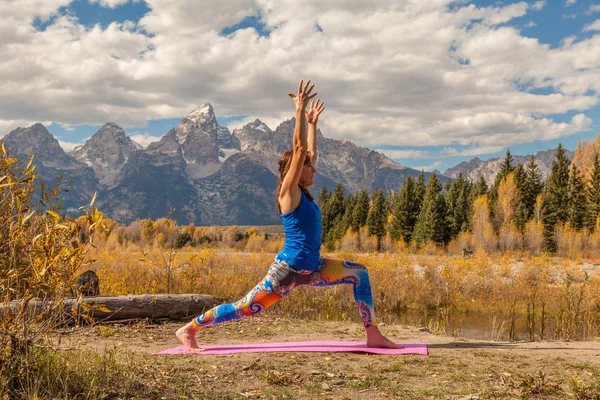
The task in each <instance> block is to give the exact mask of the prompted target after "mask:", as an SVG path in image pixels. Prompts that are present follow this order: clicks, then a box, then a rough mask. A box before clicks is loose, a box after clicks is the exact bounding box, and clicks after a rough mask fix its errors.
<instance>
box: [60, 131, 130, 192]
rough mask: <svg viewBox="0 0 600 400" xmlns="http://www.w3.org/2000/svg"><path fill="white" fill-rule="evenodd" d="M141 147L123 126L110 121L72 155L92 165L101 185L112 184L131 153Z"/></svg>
mask: <svg viewBox="0 0 600 400" xmlns="http://www.w3.org/2000/svg"><path fill="white" fill-rule="evenodd" d="M141 149H142V146H140V145H139V144H138V143H136V142H134V141H133V140H132V139H131V138H130V137H129V136H127V135H126V134H125V130H124V129H123V128H122V127H120V126H119V125H117V124H115V123H114V122H109V123H107V124H104V125H103V126H102V127H101V128H100V129H99V130H98V131H97V132H96V133H94V135H93V136H92V137H91V138H89V139H88V140H87V141H86V142H85V144H84V145H82V146H78V147H76V148H75V149H74V150H73V151H72V152H71V153H70V155H71V156H73V157H75V158H76V159H77V160H78V161H80V162H82V163H84V164H87V165H88V166H90V167H92V168H93V169H94V173H95V174H96V177H97V178H98V180H99V181H100V184H101V185H110V183H111V182H112V181H113V180H114V179H115V178H116V176H117V175H118V174H119V171H120V170H121V168H122V167H123V165H124V164H125V162H126V161H127V160H128V159H129V156H130V154H131V153H132V152H134V151H138V150H141Z"/></svg>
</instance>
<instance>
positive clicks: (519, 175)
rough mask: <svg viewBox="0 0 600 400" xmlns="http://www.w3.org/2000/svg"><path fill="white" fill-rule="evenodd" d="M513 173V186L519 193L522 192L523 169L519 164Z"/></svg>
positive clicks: (523, 183)
mask: <svg viewBox="0 0 600 400" xmlns="http://www.w3.org/2000/svg"><path fill="white" fill-rule="evenodd" d="M513 172H514V174H515V185H517V189H519V192H522V191H523V187H524V186H525V168H523V166H522V165H521V164H519V165H517V166H516V167H515V169H514V171H513Z"/></svg>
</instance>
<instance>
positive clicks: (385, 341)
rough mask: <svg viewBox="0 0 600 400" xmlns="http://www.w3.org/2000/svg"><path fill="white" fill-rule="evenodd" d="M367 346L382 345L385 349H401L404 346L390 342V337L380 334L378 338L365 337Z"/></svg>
mask: <svg viewBox="0 0 600 400" xmlns="http://www.w3.org/2000/svg"><path fill="white" fill-rule="evenodd" d="M367 347H380V348H381V347H384V348H386V349H403V348H404V346H401V345H399V344H396V343H394V342H392V341H391V340H390V339H388V338H386V337H385V336H382V337H381V338H379V339H367Z"/></svg>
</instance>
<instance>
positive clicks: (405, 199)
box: [390, 176, 419, 243]
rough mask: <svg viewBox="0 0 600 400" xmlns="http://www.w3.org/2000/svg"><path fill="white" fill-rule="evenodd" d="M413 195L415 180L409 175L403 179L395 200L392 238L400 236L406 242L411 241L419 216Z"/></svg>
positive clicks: (397, 238) (395, 238)
mask: <svg viewBox="0 0 600 400" xmlns="http://www.w3.org/2000/svg"><path fill="white" fill-rule="evenodd" d="M415 197H416V195H415V180H414V179H413V177H412V176H409V177H408V178H406V180H405V181H404V184H403V185H402V189H401V190H400V194H399V195H398V199H397V200H396V208H395V209H394V214H393V216H392V227H391V230H390V234H391V236H392V239H394V240H399V239H400V238H402V239H404V241H405V242H406V243H408V242H410V241H411V239H412V233H413V230H414V228H415V222H416V221H417V217H418V216H419V207H418V203H417V201H415Z"/></svg>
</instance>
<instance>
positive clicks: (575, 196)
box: [568, 164, 586, 230]
mask: <svg viewBox="0 0 600 400" xmlns="http://www.w3.org/2000/svg"><path fill="white" fill-rule="evenodd" d="M568 193H569V213H568V218H569V219H568V221H569V225H571V226H572V227H573V228H575V229H577V230H580V229H581V228H583V227H584V226H585V222H586V197H585V184H584V182H583V177H582V176H581V173H580V172H579V168H577V165H575V164H573V165H572V166H571V174H570V175H569V188H568Z"/></svg>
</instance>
